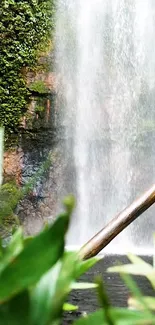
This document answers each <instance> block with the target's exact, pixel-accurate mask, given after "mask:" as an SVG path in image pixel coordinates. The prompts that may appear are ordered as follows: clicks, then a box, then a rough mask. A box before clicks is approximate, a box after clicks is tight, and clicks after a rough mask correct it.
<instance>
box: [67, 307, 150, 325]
mask: <svg viewBox="0 0 155 325" xmlns="http://www.w3.org/2000/svg"><path fill="white" fill-rule="evenodd" d="M109 313H110V317H111V318H112V319H113V320H114V324H115V325H144V324H145V325H146V324H148V325H154V324H155V317H154V316H151V317H148V315H147V314H145V312H142V311H133V310H129V309H126V308H112V307H111V308H110V310H109ZM73 325H109V323H108V321H107V320H106V317H105V312H104V311H103V310H99V311H97V312H95V313H93V314H90V315H87V316H85V317H83V318H80V319H79V320H77V321H75V322H74V323H73Z"/></svg>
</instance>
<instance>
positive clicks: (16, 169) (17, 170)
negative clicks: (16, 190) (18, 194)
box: [3, 148, 24, 185]
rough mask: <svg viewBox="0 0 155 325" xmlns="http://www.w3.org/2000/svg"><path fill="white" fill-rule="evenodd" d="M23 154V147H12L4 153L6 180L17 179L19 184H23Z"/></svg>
mask: <svg viewBox="0 0 155 325" xmlns="http://www.w3.org/2000/svg"><path fill="white" fill-rule="evenodd" d="M23 156H24V152H23V150H22V148H15V149H11V150H8V151H6V152H5V153H4V162H3V166H4V167H3V170H4V179H5V182H9V181H15V182H16V184H17V185H20V184H21V177H22V163H23Z"/></svg>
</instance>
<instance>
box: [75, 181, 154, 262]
mask: <svg viewBox="0 0 155 325" xmlns="http://www.w3.org/2000/svg"><path fill="white" fill-rule="evenodd" d="M154 203H155V184H154V185H153V186H152V187H151V188H150V189H149V190H148V191H146V192H145V193H143V194H142V195H141V196H140V197H139V198H138V199H137V200H135V201H134V202H133V203H132V204H131V205H129V206H128V207H127V208H126V209H125V210H123V211H122V212H121V213H119V214H118V215H117V216H116V217H115V218H114V219H112V221H110V222H109V223H108V224H107V225H106V226H105V227H104V228H103V229H102V230H101V231H99V232H98V233H97V234H96V235H95V236H94V237H93V238H91V239H90V240H89V241H88V242H87V243H86V244H85V245H84V246H83V247H82V248H81V249H80V251H79V256H80V257H81V258H82V259H88V258H90V257H93V256H95V255H97V254H98V253H99V252H100V251H101V250H102V249H103V248H104V247H106V246H107V245H108V244H109V243H110V242H111V241H112V240H113V239H114V238H115V237H116V236H117V235H118V234H119V233H120V232H121V231H122V230H123V229H125V228H126V227H127V226H128V225H129V224H130V223H132V222H133V221H134V220H135V219H137V218H138V217H139V216H140V215H141V214H142V213H143V212H145V211H146V210H147V209H148V208H149V207H150V206H151V205H152V204H154Z"/></svg>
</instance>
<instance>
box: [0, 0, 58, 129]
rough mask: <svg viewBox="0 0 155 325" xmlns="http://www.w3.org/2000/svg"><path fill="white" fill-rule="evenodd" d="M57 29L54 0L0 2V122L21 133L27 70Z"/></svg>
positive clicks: (27, 93) (26, 103) (47, 44)
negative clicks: (20, 124) (54, 29)
mask: <svg viewBox="0 0 155 325" xmlns="http://www.w3.org/2000/svg"><path fill="white" fill-rule="evenodd" d="M53 28H54V0H21V1H20V0H1V2H0V53H1V55H0V71H1V77H0V124H1V125H4V126H5V128H6V131H7V132H8V133H14V132H18V128H19V123H20V118H21V116H22V115H23V114H24V112H25V111H26V109H27V106H28V102H29V96H30V91H29V89H28V88H27V84H26V77H25V76H26V73H27V71H29V70H32V69H35V67H36V66H37V62H38V58H39V55H40V53H41V52H43V51H45V49H48V46H49V43H50V40H51V37H52V30H53Z"/></svg>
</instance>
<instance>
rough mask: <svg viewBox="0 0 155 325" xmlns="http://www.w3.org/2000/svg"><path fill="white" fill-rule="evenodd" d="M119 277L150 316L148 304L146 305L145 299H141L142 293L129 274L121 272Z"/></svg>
mask: <svg viewBox="0 0 155 325" xmlns="http://www.w3.org/2000/svg"><path fill="white" fill-rule="evenodd" d="M121 277H122V279H123V281H124V282H125V284H126V286H127V288H129V290H130V292H131V294H132V295H133V296H134V297H135V298H136V299H137V300H138V301H139V302H140V303H141V305H142V306H143V309H144V310H145V313H146V314H147V315H148V317H152V313H151V311H150V310H149V306H148V305H147V302H146V300H144V299H143V294H142V292H141V290H140V289H139V287H138V286H137V284H136V282H135V281H134V280H133V279H132V277H131V276H130V275H129V274H122V275H121Z"/></svg>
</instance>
